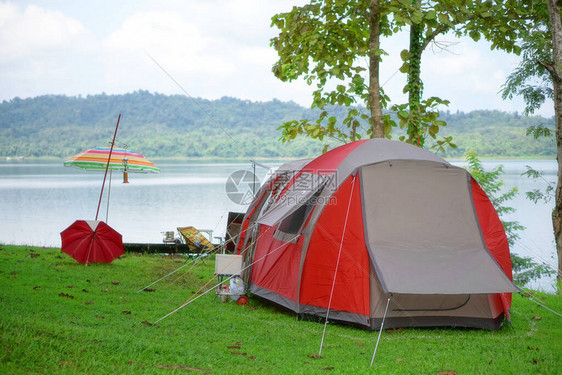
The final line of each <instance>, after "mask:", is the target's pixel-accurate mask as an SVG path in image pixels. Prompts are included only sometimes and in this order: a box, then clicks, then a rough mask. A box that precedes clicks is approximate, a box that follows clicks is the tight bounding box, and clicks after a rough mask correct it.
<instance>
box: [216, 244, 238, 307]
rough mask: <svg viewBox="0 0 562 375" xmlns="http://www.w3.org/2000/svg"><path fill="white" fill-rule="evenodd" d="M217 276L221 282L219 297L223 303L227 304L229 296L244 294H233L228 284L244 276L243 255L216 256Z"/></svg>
mask: <svg viewBox="0 0 562 375" xmlns="http://www.w3.org/2000/svg"><path fill="white" fill-rule="evenodd" d="M215 275H216V276H217V279H218V281H219V284H218V285H217V296H219V297H220V298H221V300H222V301H223V302H226V301H227V300H228V297H229V296H234V295H241V294H244V293H243V291H242V293H240V294H238V293H233V292H232V291H231V290H230V287H229V285H228V284H227V282H228V281H230V280H231V279H232V278H234V277H238V278H240V276H241V275H242V255H235V254H217V255H216V256H215Z"/></svg>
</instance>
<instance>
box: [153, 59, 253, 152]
mask: <svg viewBox="0 0 562 375" xmlns="http://www.w3.org/2000/svg"><path fill="white" fill-rule="evenodd" d="M145 54H146V55H147V56H148V57H149V58H150V59H151V60H152V61H153V62H154V64H156V66H158V67H159V68H160V70H162V71H163V72H164V74H166V75H167V76H168V78H170V79H171V80H172V82H174V83H175V84H176V86H178V87H179V89H180V90H181V91H182V92H183V93H184V94H185V95H186V96H187V97H188V98H189V100H191V101H192V102H193V103H194V104H195V105H196V106H197V107H198V108H199V109H200V110H201V111H202V112H203V113H204V114H206V115H207V116H208V117H209V118H210V119H211V120H212V121H213V122H214V123H215V124H216V125H217V126H218V127H219V129H220V130H222V132H223V133H224V134H226V136H227V137H228V138H230V140H231V141H232V142H234V143H235V144H236V145H238V147H240V148H241V149H242V151H243V152H244V154H246V156H247V157H248V158H250V157H251V156H250V153H248V151H247V150H246V148H245V147H244V145H243V144H242V143H240V142H238V141H236V139H235V138H234V137H233V136H232V135H231V134H230V133H229V132H228V131H227V130H226V129H225V127H224V126H223V125H222V124H221V123H220V122H219V121H218V120H217V119H216V118H215V117H213V116H211V114H210V113H209V112H208V111H207V110H206V109H205V108H203V106H202V105H201V104H199V103H198V102H197V100H195V99H194V98H193V97H192V96H191V95H189V93H188V92H187V90H186V89H184V88H183V86H182V85H180V83H179V82H178V81H176V80H175V79H174V77H172V75H171V74H170V73H168V71H166V69H164V67H163V66H162V65H160V64H159V63H158V61H156V59H155V58H154V57H152V56H151V55H150V54H149V53H148V52H146V51H145Z"/></svg>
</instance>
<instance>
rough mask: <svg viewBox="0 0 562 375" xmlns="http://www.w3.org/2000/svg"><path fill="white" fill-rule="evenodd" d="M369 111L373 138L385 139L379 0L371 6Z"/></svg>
mask: <svg viewBox="0 0 562 375" xmlns="http://www.w3.org/2000/svg"><path fill="white" fill-rule="evenodd" d="M369 26H370V28H369V30H370V33H369V101H368V105H369V110H370V111H371V128H372V130H373V138H384V122H383V117H382V106H381V96H380V82H379V70H380V51H379V49H380V34H381V9H380V4H379V0H371V3H370V4H369Z"/></svg>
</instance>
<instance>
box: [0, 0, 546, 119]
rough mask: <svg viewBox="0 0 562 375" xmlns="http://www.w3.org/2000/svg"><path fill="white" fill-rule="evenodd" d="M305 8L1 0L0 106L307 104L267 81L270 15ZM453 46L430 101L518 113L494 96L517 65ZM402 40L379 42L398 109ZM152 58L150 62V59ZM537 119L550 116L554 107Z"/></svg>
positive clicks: (432, 71) (519, 106)
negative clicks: (185, 101)
mask: <svg viewBox="0 0 562 375" xmlns="http://www.w3.org/2000/svg"><path fill="white" fill-rule="evenodd" d="M304 2H305V1H303V0H136V1H133V0H119V1H115V0H111V1H110V0H96V1H85V0H73V1H68V0H17V1H8V2H6V1H0V100H10V99H12V98H14V97H20V98H28V97H34V96H37V95H44V94H64V95H88V94H100V93H102V92H105V93H106V94H121V93H127V92H132V91H136V90H148V91H150V92H158V93H163V94H183V93H182V91H181V90H180V88H178V86H177V85H176V84H175V83H174V82H173V81H172V80H171V79H170V78H169V77H168V76H167V75H166V74H165V73H164V72H163V71H162V70H161V69H160V68H159V67H158V65H156V63H155V62H154V61H153V60H152V59H154V60H155V61H156V62H157V63H158V64H159V65H161V66H162V67H163V68H164V69H165V70H166V72H167V73H168V74H169V75H170V76H172V77H173V79H174V80H176V81H177V82H178V83H179V84H180V85H181V86H182V87H183V88H184V89H185V91H186V92H187V93H189V95H190V96H192V97H200V98H206V99H216V98H220V97H222V96H231V97H236V98H240V99H248V100H252V101H268V100H271V99H273V98H276V99H279V100H282V101H289V100H292V101H295V102H297V103H299V104H301V105H303V106H309V105H310V102H311V92H312V90H311V88H310V87H308V86H307V85H306V84H305V83H304V82H292V83H283V82H280V81H279V80H277V79H276V78H275V77H274V76H273V74H272V73H271V66H272V64H273V63H274V62H275V61H276V54H275V51H274V50H273V49H272V48H271V47H269V40H270V39H271V38H272V37H274V36H275V35H276V30H275V29H272V28H270V20H271V17H272V16H273V15H274V14H276V13H279V12H285V11H289V10H290V9H291V7H292V6H293V5H298V4H303V3H304ZM441 41H446V42H455V43H456V44H454V45H453V46H451V47H450V48H449V51H447V52H443V51H442V52H439V51H431V50H428V51H426V52H425V53H424V56H423V57H424V62H423V66H422V78H423V80H424V82H425V91H424V95H425V96H426V97H429V96H439V97H441V98H444V99H448V100H450V101H451V105H450V106H449V109H450V110H452V111H456V110H461V111H465V112H467V111H471V110H476V109H498V110H502V111H508V112H515V111H518V112H520V113H521V112H522V111H523V108H524V107H523V103H522V101H521V100H513V101H503V100H502V99H501V96H500V95H499V94H498V92H499V90H500V89H501V85H502V84H503V83H504V82H505V79H506V77H507V76H508V75H509V73H510V72H511V71H512V70H513V68H514V67H515V66H516V65H517V63H518V59H517V57H515V56H511V55H508V54H505V53H502V52H497V51H490V50H489V45H488V44H487V43H486V42H480V43H474V42H472V41H470V40H455V39H453V38H441ZM405 47H407V39H406V38H404V36H398V37H394V38H392V39H390V40H385V41H383V48H384V49H385V50H386V51H387V52H388V53H390V56H387V57H385V59H384V61H383V65H382V73H381V77H380V78H381V82H382V83H384V88H385V89H386V91H387V93H388V94H389V95H390V97H391V99H392V100H393V102H397V103H401V102H405V97H404V96H403V95H402V94H401V92H402V87H403V86H404V77H403V75H402V74H401V73H397V69H398V68H399V66H400V61H399V52H400V50H401V49H403V48H405ZM151 57H152V59H151ZM537 114H541V115H544V116H549V117H550V116H552V115H553V109H552V103H551V102H549V103H547V104H545V105H544V106H543V107H542V108H541V109H540V111H538V113H537Z"/></svg>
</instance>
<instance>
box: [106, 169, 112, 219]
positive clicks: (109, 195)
mask: <svg viewBox="0 0 562 375" xmlns="http://www.w3.org/2000/svg"><path fill="white" fill-rule="evenodd" d="M112 176H113V169H110V170H109V187H108V188H107V207H106V208H105V223H106V224H107V223H108V222H109V221H108V219H107V218H108V216H109V199H110V198H111V177H112Z"/></svg>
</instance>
